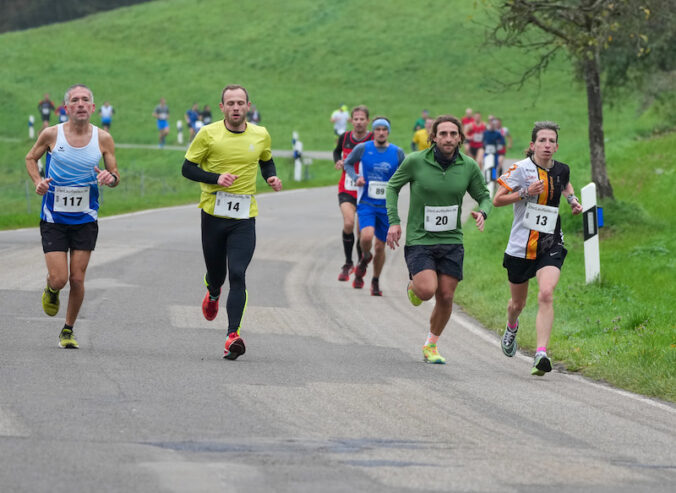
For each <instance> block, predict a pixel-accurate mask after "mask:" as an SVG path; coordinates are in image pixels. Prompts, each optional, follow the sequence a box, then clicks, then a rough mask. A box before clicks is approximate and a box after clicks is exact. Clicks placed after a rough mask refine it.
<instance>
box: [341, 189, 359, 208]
mask: <svg viewBox="0 0 676 493" xmlns="http://www.w3.org/2000/svg"><path fill="white" fill-rule="evenodd" d="M343 202H349V203H350V204H352V205H353V206H355V207H357V199H355V198H354V197H353V196H352V195H350V194H349V193H347V192H339V193H338V205H340V204H342V203H343Z"/></svg>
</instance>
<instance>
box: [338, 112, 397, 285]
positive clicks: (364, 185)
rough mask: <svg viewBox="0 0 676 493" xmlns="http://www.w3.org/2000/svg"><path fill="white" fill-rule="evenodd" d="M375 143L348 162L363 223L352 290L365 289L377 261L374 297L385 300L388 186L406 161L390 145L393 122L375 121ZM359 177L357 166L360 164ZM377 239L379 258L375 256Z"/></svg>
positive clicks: (359, 147) (360, 149) (361, 146)
mask: <svg viewBox="0 0 676 493" xmlns="http://www.w3.org/2000/svg"><path fill="white" fill-rule="evenodd" d="M371 128H372V129H373V140H372V141H368V142H363V143H361V144H359V145H357V146H356V147H355V148H354V149H353V151H352V152H351V153H350V155H349V156H347V158H346V159H345V161H344V163H343V166H344V168H345V172H346V173H347V174H348V175H349V176H350V178H352V180H354V182H355V184H356V185H357V186H358V187H359V190H358V191H357V217H358V219H359V231H360V244H361V249H362V257H361V259H360V260H359V264H358V265H357V269H356V270H355V278H354V281H353V282H352V286H353V287H354V288H356V289H361V288H362V287H363V286H364V276H365V275H366V268H367V266H368V264H369V262H371V260H372V259H373V279H372V280H371V295H372V296H382V295H383V292H382V291H381V290H380V285H379V282H378V279H379V277H380V273H381V272H382V270H383V265H384V264H385V241H386V240H387V231H388V229H389V228H390V223H389V221H388V219H387V207H386V205H385V189H386V188H387V182H388V181H389V180H390V178H391V177H392V175H393V174H394V172H395V171H396V170H397V168H398V167H399V165H400V164H401V163H402V161H403V160H404V157H405V156H404V151H403V150H402V149H401V148H399V147H397V146H396V145H394V144H391V143H390V142H388V141H387V139H388V137H389V135H390V121H389V120H388V119H387V118H385V117H382V116H381V117H376V118H374V120H373V124H372V127H371ZM360 161H361V164H360V165H359V175H357V173H356V172H355V164H356V163H358V162H360ZM374 236H375V238H376V239H375V248H374V250H375V254H372V253H371V247H372V246H373V237H374Z"/></svg>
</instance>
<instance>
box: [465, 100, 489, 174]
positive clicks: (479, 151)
mask: <svg viewBox="0 0 676 493" xmlns="http://www.w3.org/2000/svg"><path fill="white" fill-rule="evenodd" d="M485 131H486V124H485V123H484V122H482V121H481V113H479V112H478V111H477V112H476V113H474V119H473V120H472V122H471V123H470V124H469V125H467V140H468V141H469V154H470V156H472V157H473V158H474V160H475V161H476V162H477V163H478V164H479V168H481V169H482V170H483V169H484V168H483V154H484V152H483V150H484V144H483V141H484V132H485Z"/></svg>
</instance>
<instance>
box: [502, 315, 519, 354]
mask: <svg viewBox="0 0 676 493" xmlns="http://www.w3.org/2000/svg"><path fill="white" fill-rule="evenodd" d="M518 330H519V321H518V320H517V321H516V329H514V330H511V329H510V328H509V327H505V333H504V334H503V335H502V341H500V346H501V347H502V352H503V353H505V356H507V357H509V358H511V357H512V356H514V355H515V354H516V348H517V344H516V332H517V331H518Z"/></svg>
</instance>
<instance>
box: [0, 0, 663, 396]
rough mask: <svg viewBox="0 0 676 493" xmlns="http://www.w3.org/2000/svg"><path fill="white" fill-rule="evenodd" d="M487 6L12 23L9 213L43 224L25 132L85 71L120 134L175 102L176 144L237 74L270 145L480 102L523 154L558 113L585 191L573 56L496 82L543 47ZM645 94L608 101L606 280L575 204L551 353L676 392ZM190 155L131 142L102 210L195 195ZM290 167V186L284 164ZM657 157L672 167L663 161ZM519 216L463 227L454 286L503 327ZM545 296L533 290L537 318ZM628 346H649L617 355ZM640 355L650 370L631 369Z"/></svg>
mask: <svg viewBox="0 0 676 493" xmlns="http://www.w3.org/2000/svg"><path fill="white" fill-rule="evenodd" d="M486 9H487V7H486V2H468V1H465V0H450V1H449V0H422V1H418V2H410V1H408V0H391V1H389V2H379V3H378V2H376V3H373V2H362V1H358V0H345V1H341V2H335V1H332V0H293V1H289V2H280V1H278V0H252V1H250V2H235V1H234V0H166V1H156V2H150V3H146V4H142V5H137V6H134V7H129V8H124V9H119V10H116V11H112V12H106V13H101V14H97V15H94V16H91V17H87V18H84V19H80V20H77V21H72V22H69V23H63V24H55V25H50V26H46V27H42V28H38V29H31V30H27V31H23V32H13V33H7V34H3V35H1V36H0V56H2V60H3V69H2V71H0V228H7V227H17V226H21V225H35V224H36V223H37V219H36V217H37V208H38V204H39V201H38V200H37V199H36V197H34V196H33V195H31V189H30V187H26V186H25V182H26V173H25V169H24V162H23V157H24V155H25V154H26V152H27V150H28V148H29V147H30V145H31V142H29V141H28V140H27V139H26V133H27V132H26V120H27V117H28V115H29V114H31V113H32V114H34V115H35V116H37V111H36V105H37V102H38V100H39V99H40V98H41V97H42V94H43V93H45V92H48V93H50V94H51V95H52V97H53V99H54V100H55V102H57V103H58V99H59V98H61V97H62V96H61V95H62V94H63V92H64V90H65V89H66V88H67V87H68V86H70V85H71V84H73V83H75V82H82V83H85V84H88V85H89V86H90V87H91V88H92V89H93V91H94V95H95V98H96V102H97V103H98V104H99V105H100V104H102V103H103V102H104V101H106V100H109V101H111V103H112V104H113V105H114V107H115V109H116V115H115V118H114V120H113V127H112V133H113V136H114V138H115V140H116V142H118V143H137V144H154V143H155V142H156V136H157V133H156V129H155V121H154V119H153V118H152V117H151V113H152V111H153V108H154V107H155V105H156V104H157V102H158V100H159V98H160V97H165V98H166V99H167V102H168V104H169V106H170V108H171V121H172V133H171V134H170V137H169V140H170V142H172V143H173V141H175V122H176V120H177V119H182V118H183V114H184V112H185V111H186V110H187V109H188V108H189V107H190V106H191V105H192V103H193V102H197V103H198V104H199V105H200V107H201V106H202V105H204V104H209V105H210V106H211V107H212V110H213V111H214V115H215V116H217V115H218V102H219V97H220V92H221V89H222V88H223V86H224V85H225V84H228V83H241V84H243V85H245V86H246V87H247V88H248V89H249V92H250V95H251V97H252V100H253V102H254V103H255V104H256V105H257V106H258V108H259V110H260V111H261V114H262V123H263V124H264V125H265V126H266V127H267V128H268V129H269V131H270V133H271V135H272V139H273V147H274V148H276V149H284V148H285V149H289V148H290V146H291V133H292V131H293V130H297V131H298V132H299V133H300V136H301V139H302V140H303V141H304V143H305V148H306V149H317V150H330V149H332V148H333V146H334V142H335V139H334V136H333V132H332V126H331V124H330V122H329V115H330V114H331V112H332V111H333V110H334V109H335V108H336V107H337V106H338V105H339V104H342V103H344V104H347V105H348V106H354V105H356V104H366V105H368V106H369V107H370V108H371V111H372V113H373V114H383V115H387V116H388V117H389V118H390V119H391V120H392V123H393V128H392V136H391V137H392V140H393V141H394V142H395V143H396V144H398V145H400V146H402V147H403V148H404V149H405V150H408V149H409V142H410V138H411V135H412V132H411V128H412V126H413V122H414V121H415V119H416V118H417V117H418V116H419V115H420V112H421V110H422V109H423V108H425V109H428V110H429V111H430V112H431V113H432V114H433V115H436V114H441V113H453V114H456V115H459V114H461V113H462V112H463V111H464V109H465V108H466V107H468V106H469V107H472V108H474V109H476V110H480V111H482V113H483V114H484V115H487V114H489V113H490V114H494V115H499V116H501V117H502V118H503V122H504V124H505V125H507V126H508V127H509V128H510V129H511V131H512V133H513V135H514V149H513V150H512V152H511V154H512V156H513V157H517V156H521V155H522V154H521V150H523V149H524V148H525V147H526V146H527V144H528V140H529V132H530V129H531V128H532V123H533V121H535V120H543V119H549V120H556V121H557V122H559V123H560V125H561V128H562V131H561V139H562V144H561V149H560V151H559V153H558V154H557V157H558V159H559V160H561V161H564V162H566V163H568V164H569V165H570V166H571V171H572V182H573V185H574V186H575V188H576V190H578V191H579V189H580V188H581V186H583V185H584V184H586V183H588V182H589V181H590V171H589V164H588V162H589V157H588V142H587V120H586V99H585V94H584V90H583V88H582V87H581V86H580V85H579V84H578V83H576V82H575V81H574V78H573V77H572V74H571V70H570V66H569V62H568V61H567V60H566V59H565V58H564V57H561V58H560V59H558V60H557V61H556V63H553V64H551V65H550V66H549V69H548V72H547V73H546V74H545V76H544V78H543V79H542V81H541V84H538V83H537V82H531V83H528V84H526V86H525V87H524V88H523V89H522V90H520V91H516V90H514V89H512V90H510V91H507V92H500V91H498V90H497V89H498V88H499V87H500V84H499V81H501V80H514V79H516V78H517V77H518V75H519V74H520V71H521V70H522V69H523V67H525V66H527V65H528V64H529V63H531V62H532V60H531V58H530V57H529V56H528V54H524V53H520V52H517V51H513V50H507V49H496V48H493V47H486V46H483V32H484V29H485V28H484V26H485V25H487V24H488V23H490V18H489V13H488V12H487V10H486ZM637 99H638V98H635V97H633V96H632V95H627V96H626V99H624V100H621V101H616V102H615V104H614V105H612V106H610V105H606V113H605V132H606V134H605V135H606V144H607V152H608V171H609V175H610V179H611V183H612V184H613V185H614V186H615V190H616V194H617V198H618V202H617V203H615V204H606V211H607V222H608V224H609V226H608V227H607V228H606V230H605V231H604V233H603V234H604V235H605V236H604V238H603V240H602V246H601V252H602V255H603V259H602V262H603V266H602V269H603V271H602V272H603V283H602V284H601V285H598V286H592V287H583V285H582V283H581V281H580V279H581V276H582V274H583V269H584V266H583V261H582V257H581V238H580V230H581V226H580V224H579V221H577V222H576V221H574V220H572V219H571V218H569V217H566V218H565V219H564V229H565V232H566V239H567V242H568V244H569V247H570V248H569V249H570V252H571V253H570V255H569V258H568V259H567V260H566V267H565V273H564V276H563V278H562V284H561V286H560V288H561V289H560V290H559V291H558V292H557V295H558V296H559V298H558V299H557V310H559V311H558V312H557V314H561V316H560V318H559V319H557V320H565V323H563V324H562V326H559V325H557V328H556V329H555V339H554V345H553V347H556V349H555V350H554V351H555V353H554V356H555V358H556V359H557V361H565V362H566V364H567V365H569V367H570V368H572V369H576V370H580V371H585V372H587V373H588V374H590V375H593V376H596V377H598V378H605V379H607V380H611V381H613V382H614V383H617V384H618V385H623V386H626V387H628V388H632V389H634V390H637V391H640V392H645V393H647V394H650V395H657V396H661V397H666V398H670V399H673V400H676V396H674V394H673V389H674V374H673V372H674V370H673V368H674V367H675V366H676V365H674V357H675V356H674V355H675V354H676V335H675V330H674V325H673V322H672V321H671V315H670V312H669V308H670V306H671V302H672V301H671V300H673V298H674V296H673V292H674V291H673V288H672V287H671V282H670V275H669V273H673V261H672V260H671V259H672V257H673V252H674V247H675V246H674V244H673V238H671V237H670V236H668V232H669V231H673V224H671V223H670V222H668V219H667V218H666V217H665V214H664V210H669V209H670V208H669V207H668V206H665V205H664V204H663V202H664V201H663V200H662V197H665V196H667V197H671V196H673V193H671V190H673V188H674V185H675V183H674V182H675V178H674V173H673V164H671V163H673V158H672V156H673V155H674V154H676V144H675V143H674V138H673V135H671V136H666V137H663V138H659V139H656V140H647V141H640V142H637V140H636V139H637V138H638V137H645V136H648V135H650V134H651V133H653V130H654V129H657V128H660V129H665V128H666V129H669V128H673V127H674V122H673V121H666V122H665V121H662V120H661V118H660V116H659V115H658V114H657V113H655V112H653V111H648V112H646V113H644V114H641V115H639V114H637V112H636V108H637V103H636V101H637ZM95 121H97V120H95ZM656 150H659V152H656ZM182 156H183V153H182V152H180V151H157V150H152V149H150V150H135V149H119V150H118V161H119V165H120V170H121V173H122V176H123V180H124V181H123V186H121V187H120V189H118V190H116V191H114V192H111V193H107V194H106V195H105V197H104V207H103V210H102V213H103V214H110V213H115V212H121V211H126V210H133V209H138V208H144V207H155V206H160V205H168V204H172V203H185V202H189V201H196V200H197V186H196V185H195V184H193V183H189V182H187V181H186V180H184V179H183V178H181V177H180V170H179V169H180V164H181V162H182ZM659 156H662V157H659ZM279 164H280V172H281V174H282V176H283V177H287V184H289V180H288V177H290V163H289V162H288V161H283V160H280V161H279ZM655 168H660V169H662V170H663V172H662V173H661V174H653V173H654V170H655ZM313 175H314V178H315V180H313V182H312V183H313V184H325V183H330V182H331V181H332V180H336V179H337V175H335V172H334V171H332V167H331V166H330V164H327V163H319V162H318V163H315V164H314V165H313ZM656 197H659V199H656ZM564 209H565V207H564ZM510 221H511V215H510V211H509V210H508V208H503V209H501V210H499V211H496V212H495V214H493V215H492V216H491V218H490V221H489V225H490V227H489V228H488V229H487V231H486V233H484V234H483V235H481V236H478V235H476V234H474V233H473V232H471V228H469V231H468V235H467V252H468V257H467V260H466V262H467V281H466V282H463V284H462V285H461V286H462V288H461V289H460V290H459V297H460V299H461V302H463V304H464V305H465V308H466V309H467V310H468V311H469V312H470V313H472V314H473V315H475V316H477V317H480V318H481V319H482V320H483V321H484V322H486V323H487V325H488V326H489V327H493V328H496V329H499V328H500V327H501V326H502V323H503V318H504V304H505V303H506V300H507V291H506V281H505V279H504V273H503V271H502V268H501V267H500V259H501V257H502V251H503V250H504V243H505V241H506V237H505V235H506V234H507V232H508V230H509V222H510ZM475 252H481V254H482V255H481V256H475ZM629 266H631V268H629ZM634 272H642V273H647V275H646V276H637V275H635V274H634ZM654 291H657V292H658V293H657V295H655V296H649V293H652V292H654ZM590 293H591V294H590ZM587 295H590V296H591V298H585V296H587ZM590 300H592V301H590ZM534 306H535V302H534V301H533V300H532V299H531V300H530V302H529V308H528V310H531V311H530V312H527V313H525V314H524V317H525V320H526V325H527V324H528V322H527V320H528V317H529V316H533V313H534V312H533V311H532V310H533V308H534ZM564 307H566V308H565V309H567V310H569V311H568V312H566V311H561V310H562V309H564ZM529 314H530V315H529ZM618 317H619V318H618ZM597 320H598V322H597ZM644 320H645V321H646V322H645V323H643V322H644ZM558 323H559V322H558V321H557V324H558ZM615 327H617V328H615ZM641 327H644V328H641ZM637 334H638V335H637ZM650 334H657V336H656V337H657V339H653V338H652V337H653V336H652V335H650ZM648 335H649V336H648ZM620 336H621V337H620ZM625 336H627V337H629V336H631V337H630V338H629V339H624V337H625ZM634 336H635V337H634ZM529 337H530V339H532V336H529V335H528V332H527V331H524V332H523V334H522V335H521V336H520V339H521V341H520V342H521V343H522V344H523V345H524V346H526V347H528V345H529V344H530V339H529ZM592 341H593V344H592ZM625 342H627V344H624V343H625ZM597 343H598V344H597ZM618 348H620V349H618ZM621 348H626V351H629V352H633V353H632V354H634V353H636V354H639V353H640V355H641V358H639V359H636V358H634V359H632V358H631V357H630V358H628V359H623V358H624V357H623V356H622V354H618V351H619V352H620V353H622V351H625V349H621ZM623 354H624V353H623ZM623 368H624V370H623ZM634 368H640V370H637V372H636V375H638V376H636V377H635V378H632V377H631V374H632V373H633V370H634ZM627 369H628V370H627ZM669 389H671V391H670V390H669Z"/></svg>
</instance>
